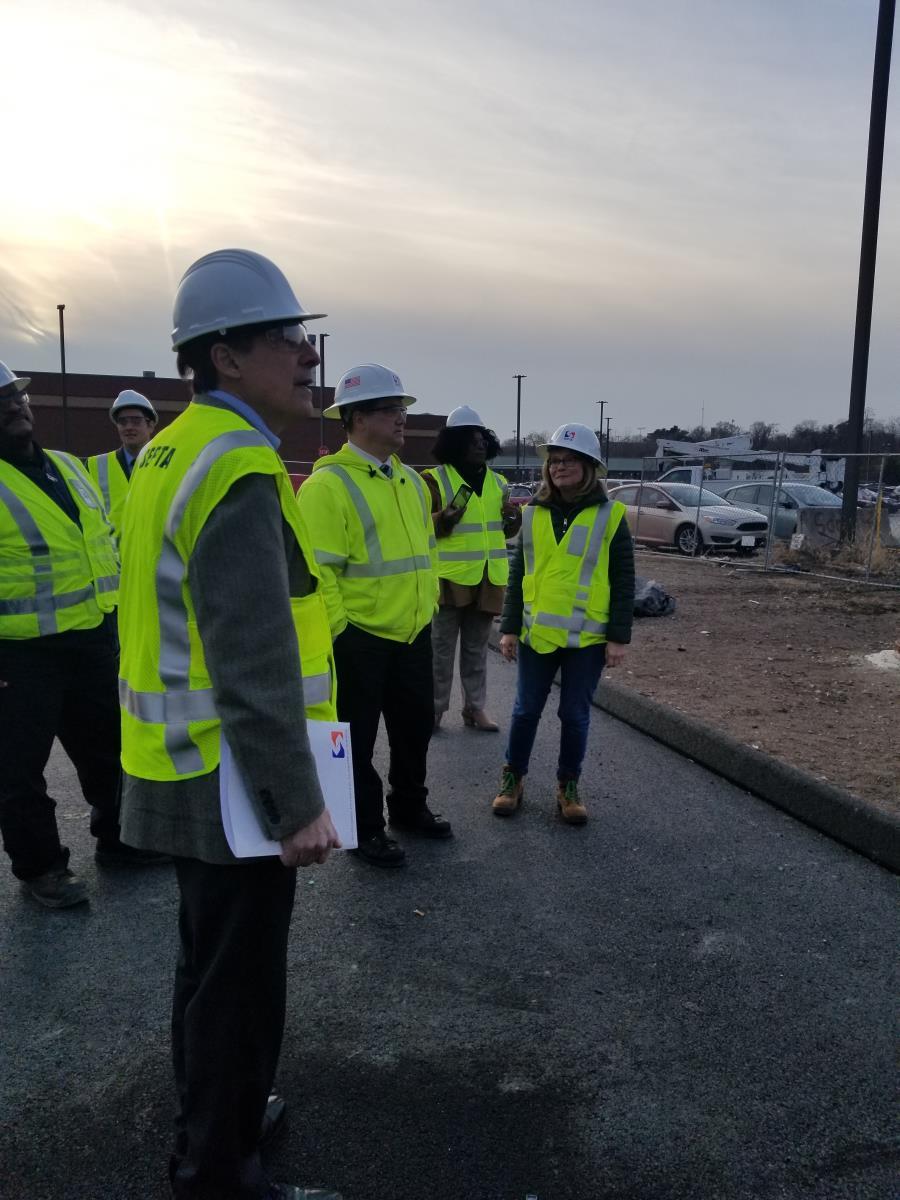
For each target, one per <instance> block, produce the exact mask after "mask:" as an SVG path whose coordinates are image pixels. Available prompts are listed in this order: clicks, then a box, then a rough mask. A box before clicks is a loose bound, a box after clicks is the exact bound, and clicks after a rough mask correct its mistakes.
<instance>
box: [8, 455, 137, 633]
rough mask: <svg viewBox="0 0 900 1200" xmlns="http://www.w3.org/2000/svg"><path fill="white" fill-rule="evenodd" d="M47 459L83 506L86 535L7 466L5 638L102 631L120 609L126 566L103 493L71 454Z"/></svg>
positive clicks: (27, 481)
mask: <svg viewBox="0 0 900 1200" xmlns="http://www.w3.org/2000/svg"><path fill="white" fill-rule="evenodd" d="M45 454H46V455H47V457H48V458H49V459H50V461H51V462H52V463H53V465H54V467H55V468H56V470H57V471H58V472H59V474H60V477H61V478H62V480H63V481H64V483H65V484H66V486H67V487H68V489H69V491H70V492H71V494H72V497H73V499H74V501H75V503H76V505H77V506H78V517H79V520H80V521H81V528H80V529H79V528H78V526H77V525H76V524H75V522H74V521H73V520H72V519H71V518H70V517H69V516H68V515H67V514H66V513H64V512H63V510H62V509H61V508H60V507H59V505H58V504H57V503H56V502H55V501H54V500H52V499H51V498H50V497H49V496H48V495H47V493H46V492H44V491H42V490H41V488H39V487H38V486H37V484H36V483H32V481H31V480H30V479H29V478H28V477H27V476H26V475H24V474H23V473H22V472H21V471H18V470H17V469H16V468H15V467H14V466H12V464H11V463H8V462H6V461H5V460H3V459H0V638H12V639H24V638H36V637H44V636H46V635H48V634H52V633H63V632H64V631H65V630H68V629H94V628H95V627H96V626H97V625H99V624H100V622H101V621H102V620H103V614H104V613H108V612H112V611H113V609H114V608H115V606H116V599H117V595H118V587H119V561H118V557H117V555H116V547H115V542H114V541H113V534H112V530H111V528H110V525H109V522H108V521H107V519H106V514H105V512H104V509H103V503H102V501H101V499H100V496H99V493H98V492H97V491H96V489H95V488H94V485H93V484H92V483H91V480H90V477H89V476H88V474H87V472H86V471H85V469H84V467H83V466H82V465H81V463H80V462H78V460H77V459H76V458H74V457H73V456H72V455H71V454H63V453H62V452H61V451H57V450H46V451H45Z"/></svg>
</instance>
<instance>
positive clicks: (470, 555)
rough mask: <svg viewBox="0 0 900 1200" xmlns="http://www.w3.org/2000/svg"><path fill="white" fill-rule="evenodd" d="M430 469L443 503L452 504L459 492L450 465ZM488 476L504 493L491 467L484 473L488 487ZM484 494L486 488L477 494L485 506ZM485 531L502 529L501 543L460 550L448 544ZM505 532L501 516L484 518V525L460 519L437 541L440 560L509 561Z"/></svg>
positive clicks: (447, 561) (505, 573)
mask: <svg viewBox="0 0 900 1200" xmlns="http://www.w3.org/2000/svg"><path fill="white" fill-rule="evenodd" d="M427 473H428V474H431V475H432V476H433V477H434V478H435V479H436V480H437V481H438V485H439V487H440V489H441V491H442V494H443V501H444V506H445V507H446V506H447V505H448V504H450V502H451V501H452V500H453V497H454V496H455V495H456V488H455V487H454V483H453V480H452V478H451V477H450V471H449V469H448V468H447V466H446V464H442V465H441V466H439V467H436V468H434V469H433V470H431V471H429V472H427ZM457 474H458V472H457ZM488 477H490V478H491V479H492V480H495V481H496V482H497V484H498V485H500V486H501V493H502V484H501V480H500V479H499V478H498V477H497V475H496V472H494V471H492V470H491V469H490V468H489V467H488V468H487V470H486V474H485V487H486V486H487V479H488ZM460 479H462V477H461V476H460ZM485 498H486V497H485V494H484V490H483V493H482V495H481V496H480V497H479V498H478V499H479V503H480V504H481V505H482V506H483V505H484V502H485ZM486 533H495V534H496V533H499V534H500V535H501V541H502V545H499V546H488V547H486V548H484V549H480V550H457V549H450V548H448V546H450V545H452V543H453V540H454V538H456V537H465V536H466V535H473V534H474V535H478V536H483V535H484V534H486ZM502 534H503V521H502V520H501V521H485V522H484V524H483V525H482V524H481V523H480V522H478V521H466V520H462V521H459V522H458V523H457V524H456V525H454V526H453V529H452V530H451V531H450V533H449V534H448V535H447V536H446V537H444V538H441V539H440V540H439V542H438V562H439V563H468V562H471V563H479V562H489V561H491V560H494V561H497V562H500V561H502V562H504V563H506V562H508V555H507V552H506V541H505V539H504V538H502ZM507 574H508V572H504V578H503V579H502V581H501V586H502V584H504V583H505V582H506V575H507ZM496 578H497V577H496V576H495V579H496ZM458 582H459V581H458Z"/></svg>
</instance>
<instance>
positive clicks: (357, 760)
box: [334, 625, 434, 841]
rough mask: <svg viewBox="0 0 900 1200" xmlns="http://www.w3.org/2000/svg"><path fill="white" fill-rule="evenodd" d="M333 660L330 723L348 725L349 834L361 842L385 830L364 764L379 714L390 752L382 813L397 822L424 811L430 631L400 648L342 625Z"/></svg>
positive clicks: (379, 790) (376, 785)
mask: <svg viewBox="0 0 900 1200" xmlns="http://www.w3.org/2000/svg"><path fill="white" fill-rule="evenodd" d="M334 661H335V667H336V670H337V707H338V719H339V720H341V721H347V722H349V725H350V738H351V742H352V750H353V786H354V790H355V792H356V828H357V834H358V836H359V840H360V841H365V840H366V839H368V838H370V837H373V836H374V835H375V834H376V833H380V832H381V831H382V830H383V829H384V825H385V821H384V793H383V787H382V782H381V777H380V776H379V774H378V772H377V771H376V770H375V768H374V766H373V765H372V753H373V751H374V749H375V739H376V737H377V736H378V724H379V721H380V720H381V717H382V715H383V716H384V725H385V729H386V730H387V735H388V742H389V743H390V748H391V759H390V770H389V772H388V782H389V783H390V788H391V790H390V793H389V795H388V798H387V805H388V811H389V812H390V813H391V814H392V815H395V816H398V817H405V816H412V815H413V814H415V813H416V812H419V811H421V810H422V809H423V808H424V807H425V799H426V797H427V795H428V788H427V787H426V786H425V777H426V772H427V767H428V743H429V741H430V740H431V734H432V731H433V729H434V677H433V671H432V660H431V626H430V625H426V627H425V628H424V629H423V630H422V632H421V633H420V634H419V635H418V637H416V638H415V640H414V641H412V642H409V643H406V642H392V641H391V640H390V639H389V638H383V637H376V636H375V634H372V633H366V632H365V630H363V629H360V628H358V627H357V626H356V625H348V626H347V628H346V629H345V630H344V632H343V633H342V634H341V635H340V637H338V639H337V640H336V641H335V643H334Z"/></svg>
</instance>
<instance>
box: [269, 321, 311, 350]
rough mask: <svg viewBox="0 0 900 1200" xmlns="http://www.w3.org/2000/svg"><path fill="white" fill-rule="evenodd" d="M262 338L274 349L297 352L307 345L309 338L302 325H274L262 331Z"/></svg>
mask: <svg viewBox="0 0 900 1200" xmlns="http://www.w3.org/2000/svg"><path fill="white" fill-rule="evenodd" d="M263 337H264V338H265V340H266V341H267V342H268V343H269V345H270V346H275V347H276V349H286V350H295V351H296V350H299V349H300V348H301V346H308V345H309V337H308V336H307V333H306V329H305V327H304V326H303V325H300V324H297V325H275V326H273V327H272V328H271V329H265V330H263Z"/></svg>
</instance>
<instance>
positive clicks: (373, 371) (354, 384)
mask: <svg viewBox="0 0 900 1200" xmlns="http://www.w3.org/2000/svg"><path fill="white" fill-rule="evenodd" d="M394 399H396V400H402V401H403V403H404V404H405V405H406V407H407V408H409V406H410V404H415V402H416V398H415V396H409V395H407V393H406V391H405V390H404V388H403V383H402V381H401V379H400V376H399V375H395V374H394V372H393V371H392V370H391V369H390V367H382V366H381V365H380V364H379V363H363V364H362V366H360V367H351V368H350V370H349V371H345V372H344V374H343V375H342V376H341V378H340V379H339V381H338V385H337V387H336V388H335V389H334V403H333V404H332V405H330V406H329V407H328V408H326V409H325V411H324V414H323V415H324V416H326V417H331V418H332V420H333V419H335V418H337V417H340V415H341V409H342V408H346V407H347V405H348V404H362V403H363V401H365V400H394Z"/></svg>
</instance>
